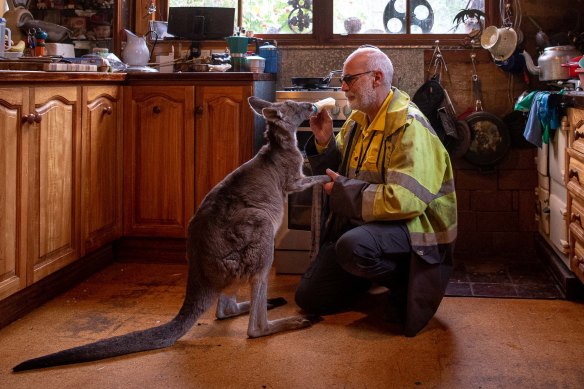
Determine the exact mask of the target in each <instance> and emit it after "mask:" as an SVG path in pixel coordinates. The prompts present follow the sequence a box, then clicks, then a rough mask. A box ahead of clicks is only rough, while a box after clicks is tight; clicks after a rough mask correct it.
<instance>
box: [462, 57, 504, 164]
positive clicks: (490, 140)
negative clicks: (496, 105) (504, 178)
mask: <svg viewBox="0 0 584 389" xmlns="http://www.w3.org/2000/svg"><path fill="white" fill-rule="evenodd" d="M471 59H472V64H473V70H474V74H473V75H472V87H473V88H472V89H473V93H474V97H475V111H474V112H472V113H471V114H469V115H468V116H466V117H465V118H464V120H465V121H466V123H467V124H468V127H469V129H470V144H469V146H468V150H467V152H466V153H465V154H464V159H466V160H467V161H468V162H470V163H472V164H474V165H478V166H482V167H487V166H492V165H494V164H496V163H497V162H499V161H500V160H501V159H502V158H503V157H504V156H505V154H507V151H508V150H509V147H510V146H511V137H510V136H509V130H508V129H507V125H506V124H505V122H503V120H501V119H500V118H499V117H498V116H496V115H493V114H492V113H489V112H486V111H483V104H482V101H481V83H480V80H479V76H478V75H477V74H476V67H475V64H474V57H472V55H471Z"/></svg>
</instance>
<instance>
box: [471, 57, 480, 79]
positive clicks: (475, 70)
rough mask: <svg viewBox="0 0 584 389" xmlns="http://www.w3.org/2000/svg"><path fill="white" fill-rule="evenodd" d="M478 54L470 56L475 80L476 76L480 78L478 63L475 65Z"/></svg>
mask: <svg viewBox="0 0 584 389" xmlns="http://www.w3.org/2000/svg"><path fill="white" fill-rule="evenodd" d="M476 56H477V55H476V54H475V53H471V55H470V62H471V63H472V71H473V73H474V74H473V78H474V77H475V76H476V77H477V78H478V75H477V67H476V63H475V58H476Z"/></svg>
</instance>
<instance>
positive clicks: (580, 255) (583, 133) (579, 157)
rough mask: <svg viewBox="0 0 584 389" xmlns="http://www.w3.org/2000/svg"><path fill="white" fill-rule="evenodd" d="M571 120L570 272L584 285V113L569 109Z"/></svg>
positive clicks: (569, 140) (569, 175)
mask: <svg viewBox="0 0 584 389" xmlns="http://www.w3.org/2000/svg"><path fill="white" fill-rule="evenodd" d="M568 120H569V122H570V123H571V127H572V131H571V132H570V136H569V138H568V147H567V149H566V153H567V165H568V166H567V170H566V171H567V174H566V180H567V188H568V215H570V219H569V223H570V224H569V231H570V233H569V235H570V253H569V259H570V270H572V272H574V274H575V275H576V276H577V277H578V278H579V279H580V281H582V282H584V110H582V109H576V108H570V109H568Z"/></svg>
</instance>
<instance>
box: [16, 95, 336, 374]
mask: <svg viewBox="0 0 584 389" xmlns="http://www.w3.org/2000/svg"><path fill="white" fill-rule="evenodd" d="M248 102H249V105H250V106H251V108H252V109H253V111H254V112H255V113H256V114H257V115H261V116H263V117H264V118H265V119H266V122H267V126H266V131H265V134H264V136H265V138H266V140H267V142H266V144H265V145H264V146H263V147H262V148H261V149H260V150H259V151H258V153H257V154H256V155H255V156H254V157H253V158H252V159H251V160H249V161H247V162H246V163H244V164H243V165H241V166H240V167H239V168H237V169H236V170H234V171H233V172H232V173H230V174H229V175H228V176H227V177H225V179H223V181H221V182H220V183H219V184H217V185H216V186H215V187H214V188H213V189H212V190H211V191H210V192H209V193H208V194H207V196H206V197H205V199H204V200H203V202H202V203H201V206H200V207H199V209H198V210H197V212H196V213H195V215H194V216H193V218H192V219H191V220H190V221H189V226H188V236H187V259H188V266H189V269H188V282H187V289H186V295H185V299H184V302H183V305H182V307H181V308H180V311H179V312H178V314H177V315H176V317H175V318H174V319H172V320H171V321H170V322H168V323H166V324H163V325H160V326H158V327H153V328H149V329H145V330H139V331H135V332H131V333H128V334H126V335H121V336H116V337H112V338H108V339H104V340H100V341H97V342H94V343H90V344H87V345H84V346H79V347H74V348H71V349H67V350H63V351H59V352H56V353H54V354H49V355H46V356H42V357H39V358H35V359H30V360H28V361H25V362H22V363H21V364H19V365H17V366H15V367H14V368H13V371H15V372H17V371H23V370H30V369H39V368H45V367H51V366H60V365H67V364H73V363H81V362H89V361H95V360H99V359H104V358H110V357H115V356H119V355H125V354H130V353H135V352H140V351H146V350H154V349H160V348H164V347H168V346H171V345H172V344H174V343H175V342H176V340H178V339H179V338H180V337H182V336H183V335H184V334H185V333H186V332H187V331H188V330H189V329H190V328H191V327H192V326H193V325H194V324H195V322H196V321H197V319H198V318H199V317H200V316H201V315H202V314H203V313H204V312H205V311H207V310H208V309H209V308H210V307H211V305H212V304H213V301H214V299H215V298H218V304H217V311H216V316H217V318H218V319H223V318H228V317H233V316H237V315H240V314H243V313H247V312H249V324H248V329H247V334H248V336H249V337H250V338H256V337H260V336H265V335H270V334H274V333H276V332H280V331H286V330H293V329H298V328H303V327H308V326H310V325H312V320H314V319H315V318H311V317H309V316H292V317H286V318H282V319H278V320H268V314H267V310H268V308H271V307H273V306H278V305H282V304H283V303H285V302H286V301H285V300H284V299H274V300H271V301H268V298H267V289H268V275H269V273H270V268H271V266H272V262H273V255H274V254H273V253H274V238H275V235H276V231H277V230H278V228H279V226H280V224H281V223H282V218H283V214H284V201H285V196H286V194H287V193H290V192H297V191H301V190H303V189H306V188H309V187H311V186H313V185H315V184H321V183H324V182H328V181H330V179H329V177H328V176H314V177H306V176H304V174H303V173H302V164H303V157H302V154H301V153H300V151H299V150H298V147H297V140H296V130H297V129H298V126H299V125H300V124H301V123H302V122H303V121H304V120H307V119H308V118H309V117H310V116H311V115H312V114H313V105H312V104H310V103H296V102H292V101H286V102H282V103H270V102H267V101H264V100H261V99H258V98H255V97H250V98H249V100H248ZM244 282H249V284H250V285H251V299H250V301H249V302H239V303H238V302H237V301H236V300H235V295H234V294H231V295H227V294H224V292H226V290H227V289H228V288H229V290H232V288H236V287H237V285H238V284H240V283H244ZM270 303H272V304H270ZM269 304H270V305H272V306H270V307H269V306H268V305H269Z"/></svg>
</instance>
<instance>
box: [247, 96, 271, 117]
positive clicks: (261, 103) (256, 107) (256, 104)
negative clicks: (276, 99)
mask: <svg viewBox="0 0 584 389" xmlns="http://www.w3.org/2000/svg"><path fill="white" fill-rule="evenodd" d="M247 102H248V103H249V106H250V107H251V109H252V111H253V112H254V113H255V114H256V115H258V116H263V115H262V110H263V109H264V108H266V107H271V106H272V103H270V102H269V101H266V100H262V99H260V98H259V97H255V96H251V97H249V98H248V99H247Z"/></svg>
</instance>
